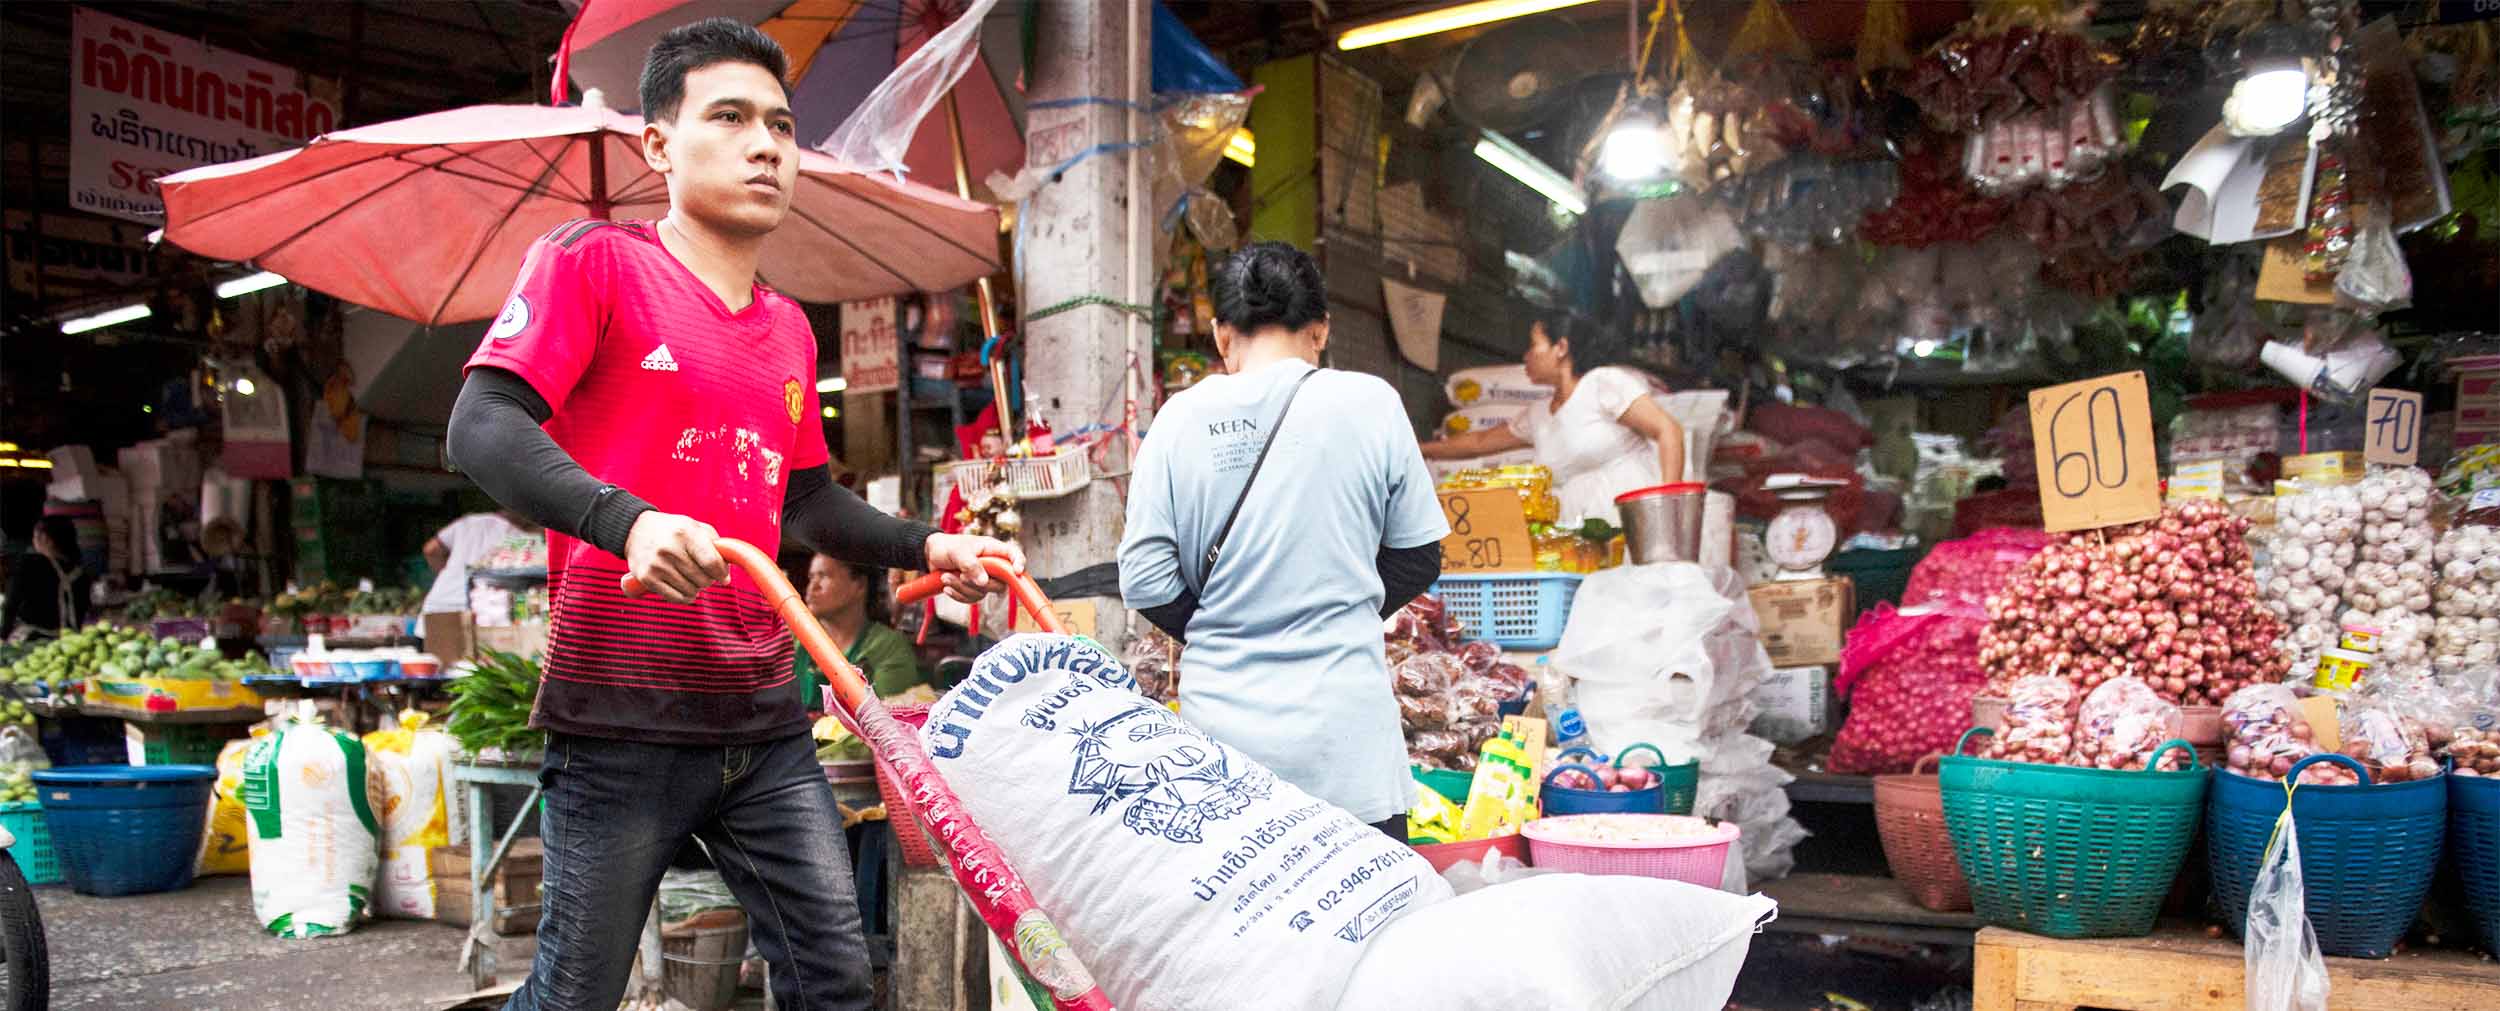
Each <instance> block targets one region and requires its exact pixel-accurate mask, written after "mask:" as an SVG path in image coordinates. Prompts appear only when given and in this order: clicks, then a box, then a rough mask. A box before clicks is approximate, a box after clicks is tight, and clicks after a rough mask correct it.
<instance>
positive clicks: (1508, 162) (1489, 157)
mask: <svg viewBox="0 0 2500 1011" xmlns="http://www.w3.org/2000/svg"><path fill="white" fill-rule="evenodd" d="M1476 157H1478V158H1482V159H1484V160H1485V161H1486V162H1487V163H1490V164H1491V165H1492V166H1493V167H1494V168H1497V169H1501V170H1502V171H1503V172H1504V173H1506V174H1508V175H1509V176H1510V177H1511V178H1513V179H1517V180H1519V182H1520V183H1521V184H1522V185H1525V186H1526V187H1528V188H1529V189H1532V190H1535V191H1537V192H1539V193H1542V194H1544V195H1545V199H1547V200H1551V201H1553V202H1554V206H1556V207H1560V208H1562V209H1563V210H1566V211H1570V212H1571V213H1573V214H1586V213H1588V209H1589V202H1588V198H1587V197H1585V196H1583V195H1581V193H1580V188H1579V187H1577V186H1573V185H1571V180H1569V179H1565V178H1563V175H1562V173H1560V172H1556V171H1554V169H1553V167H1552V166H1549V165H1547V164H1545V163H1544V162H1542V161H1538V160H1537V157H1536V156H1535V155H1532V154H1529V153H1528V152H1527V150H1526V149H1524V148H1522V147H1520V146H1519V145H1517V144H1513V143H1511V142H1510V139H1509V138H1507V137H1504V136H1502V135H1501V134H1498V133H1494V132H1493V131H1490V130H1487V131H1485V133H1484V139H1482V140H1479V141H1477V142H1476Z"/></svg>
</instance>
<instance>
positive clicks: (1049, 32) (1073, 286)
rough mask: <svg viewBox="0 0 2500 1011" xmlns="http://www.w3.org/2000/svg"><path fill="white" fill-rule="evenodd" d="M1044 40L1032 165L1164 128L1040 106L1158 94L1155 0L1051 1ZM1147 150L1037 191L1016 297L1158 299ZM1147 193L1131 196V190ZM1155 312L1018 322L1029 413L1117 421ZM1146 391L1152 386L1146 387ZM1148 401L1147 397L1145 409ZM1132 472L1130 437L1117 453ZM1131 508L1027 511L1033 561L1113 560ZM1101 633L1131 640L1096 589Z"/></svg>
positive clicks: (1050, 569) (1072, 499) (1097, 310)
mask: <svg viewBox="0 0 2500 1011" xmlns="http://www.w3.org/2000/svg"><path fill="white" fill-rule="evenodd" d="M1034 14H1035V17H1036V18H1037V19H1038V23H1037V25H1036V31H1037V35H1038V39H1037V41H1036V45H1035V47H1034V52H1035V57H1034V60H1033V64H1032V66H1030V67H1028V68H1026V74H1027V88H1026V90H1027V94H1028V96H1029V97H1030V99H1031V101H1032V103H1033V105H1035V106H1037V108H1034V109H1032V111H1031V112H1030V114H1029V115H1028V116H1027V118H1026V122H1025V145H1026V149H1027V152H1028V154H1027V159H1026V160H1027V163H1028V164H1032V165H1056V164H1059V163H1061V162H1063V161H1065V160H1067V159H1068V158H1071V157H1074V156H1075V155H1077V154H1078V153H1079V152H1083V151H1088V150H1092V149H1094V148H1095V147H1096V146H1097V145H1102V144H1119V143H1125V142H1127V141H1130V140H1132V139H1139V138H1145V137H1148V136H1151V135H1152V133H1153V124H1152V123H1151V122H1149V121H1148V117H1147V116H1146V115H1145V114H1143V113H1140V112H1137V111H1134V110H1131V109H1128V108H1124V107H1121V106H1118V105H1103V104H1080V105H1071V106H1067V107H1060V108H1039V107H1038V106H1041V105H1043V104H1044V103H1047V102H1051V101H1053V100H1063V99H1072V98H1086V97H1099V98H1112V99H1121V100H1126V101H1131V102H1138V103H1141V104H1142V103H1143V102H1145V101H1146V100H1148V98H1149V97H1150V96H1149V94H1148V90H1149V83H1148V80H1147V73H1148V72H1147V70H1146V57H1145V53H1146V48H1145V47H1146V38H1145V36H1146V33H1147V31H1148V28H1149V25H1150V24H1151V22H1150V21H1149V20H1148V14H1147V11H1146V4H1145V0H1102V2H1073V0H1064V2H1063V0H1052V2H1045V3H1042V4H1040V5H1039V7H1038V9H1037V10H1036V11H1035V12H1034ZM1144 165H1145V161H1144V152H1132V151H1118V152H1112V153H1105V154H1097V155H1094V156H1091V157H1088V158H1085V159H1084V160H1083V161H1080V162H1078V163H1077V164H1076V165H1075V166H1073V167H1071V168H1070V169H1069V170H1068V171H1067V172H1066V173H1065V174H1064V175H1062V176H1061V177H1060V178H1059V180H1058V181H1057V182H1054V183H1050V184H1048V185H1045V186H1043V187H1042V188H1041V191H1040V192H1038V193H1036V194H1034V196H1033V197H1032V199H1031V200H1030V201H1028V202H1027V203H1026V205H1025V207H1024V214H1025V215H1026V218H1025V221H1024V224H1023V227H1022V228H1021V229H1020V232H1021V233H1022V234H1021V239H1022V241H1023V243H1024V248H1023V257H1022V258H1023V261H1024V276H1022V277H1020V278H1018V279H1017V284H1018V285H1019V289H1018V293H1017V294H1018V298H1017V304H1018V305H1019V306H1020V308H1021V311H1023V312H1025V313H1031V312H1033V311H1035V310H1038V309H1044V308H1048V307H1052V306H1056V305H1060V304H1062V303H1064V302H1066V301H1067V300H1069V299H1072V298H1079V297H1083V296H1101V297H1107V298H1110V299H1113V300H1116V301H1119V302H1125V303H1131V304H1144V303H1147V302H1150V301H1152V297H1151V292H1152V291H1153V287H1152V276H1151V274H1150V273H1149V269H1148V260H1149V257H1150V254H1151V251H1152V249H1153V241H1152V232H1151V228H1152V227H1153V226H1152V223H1151V221H1150V220H1149V219H1148V214H1149V212H1150V208H1149V207H1148V206H1147V204H1148V203H1150V202H1151V201H1150V198H1149V195H1150V194H1151V193H1152V187H1151V186H1150V185H1148V184H1147V181H1146V178H1145V176H1144V173H1143V168H1144ZM1131 194H1136V195H1137V197H1136V203H1135V204H1134V205H1132V202H1131V198H1130V195H1131ZM1147 326H1148V323H1147V321H1143V320H1139V319H1137V318H1135V317H1134V316H1132V315H1131V314H1128V313H1125V312H1122V311H1120V310H1118V309H1115V308H1111V307H1108V306H1100V305H1089V306H1085V307H1082V308H1077V309H1073V310H1069V311H1065V312H1060V313H1057V314H1054V315H1051V316H1048V317H1046V318H1043V319H1039V320H1032V319H1025V320H1019V321H1018V332H1019V333H1021V334H1022V335H1023V340H1024V342H1025V345H1024V346H1025V350H1024V387H1025V388H1024V396H1025V411H1026V412H1028V414H1030V415H1031V416H1034V417H1038V418H1039V419H1040V420H1042V421H1043V422H1044V423H1046V424H1048V425H1050V426H1051V427H1052V429H1053V430H1056V431H1067V430H1070V429H1074V428H1076V427H1078V426H1081V425H1084V424H1087V423H1089V422H1094V421H1112V422H1115V423H1116V422H1117V421H1118V420H1119V417H1120V413H1121V410H1122V405H1123V404H1124V403H1125V401H1126V399H1127V398H1128V397H1129V396H1130V394H1131V392H1132V389H1133V388H1132V386H1131V385H1130V384H1129V382H1128V378H1127V376H1128V366H1129V360H1130V355H1131V354H1132V352H1134V353H1135V354H1136V355H1138V356H1139V357H1140V359H1141V360H1142V361H1143V363H1144V367H1145V368H1147V369H1150V370H1151V369H1152V368H1153V367H1154V358H1153V340H1152V337H1151V335H1150V334H1149V333H1148V332H1147ZM1134 392H1136V393H1137V395H1138V396H1140V397H1142V396H1144V391H1143V390H1142V389H1139V390H1135V391H1134ZM1148 406H1149V405H1146V404H1143V403H1140V404H1139V405H1138V407H1139V411H1140V414H1141V418H1140V421H1141V424H1142V422H1143V412H1144V411H1145V410H1146V408H1147V407H1148ZM1106 463H1107V464H1108V469H1110V470H1112V471H1114V472H1117V473H1125V472H1126V471H1127V469H1128V460H1127V446H1126V443H1125V441H1123V442H1122V443H1121V444H1120V445H1119V446H1117V447H1115V448H1114V450H1113V451H1112V453H1111V454H1110V456H1109V457H1108V459H1107V460H1106ZM1122 512H1123V507H1122V504H1121V500H1120V493H1119V490H1118V488H1116V487H1115V486H1114V483H1113V482H1112V481H1109V480H1097V481H1095V482H1094V483H1092V484H1090V485H1088V486H1086V487H1085V488H1084V489H1083V490H1081V491H1079V492H1077V493H1076V494H1073V495H1069V496H1066V497H1063V498H1058V499H1052V500H1047V501H1037V502H1032V503H1028V504H1026V505H1025V506H1024V507H1023V513H1024V544H1025V552H1026V557H1027V559H1028V560H1029V561H1030V562H1031V564H1032V568H1033V571H1034V572H1035V573H1036V574H1039V575H1043V576H1063V575H1067V574H1069V573H1072V572H1075V571H1077V570H1079V569H1083V568H1085V567H1087V566H1091V565H1096V564H1099V563H1103V562H1109V561H1112V560H1114V556H1115V555H1116V553H1117V551H1118V548H1119V543H1120V525H1121V516H1122ZM1093 603H1094V605H1095V613H1096V614H1097V615H1098V616H1099V617H1098V619H1097V620H1098V627H1097V629H1096V636H1097V638H1100V639H1101V640H1102V641H1103V642H1105V643H1106V644H1108V645H1111V646H1112V647H1114V648H1118V647H1119V646H1120V645H1121V644H1122V642H1123V641H1124V640H1125V639H1126V635H1125V631H1124V626H1125V625H1126V622H1125V620H1124V616H1125V615H1126V614H1127V611H1126V610H1124V609H1123V608H1122V607H1121V605H1120V602H1119V601H1118V600H1117V599H1097V600H1095V601H1094V602H1093Z"/></svg>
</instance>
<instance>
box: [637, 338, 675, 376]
mask: <svg viewBox="0 0 2500 1011" xmlns="http://www.w3.org/2000/svg"><path fill="white" fill-rule="evenodd" d="M642 367H643V369H645V370H646V371H650V372H675V371H677V359H676V358H673V357H671V356H670V355H669V353H668V345H666V344H662V345H660V346H659V347H656V348H653V349H652V350H651V353H650V354H648V355H644V356H643V359H642Z"/></svg>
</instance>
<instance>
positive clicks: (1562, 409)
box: [1422, 313, 1684, 526]
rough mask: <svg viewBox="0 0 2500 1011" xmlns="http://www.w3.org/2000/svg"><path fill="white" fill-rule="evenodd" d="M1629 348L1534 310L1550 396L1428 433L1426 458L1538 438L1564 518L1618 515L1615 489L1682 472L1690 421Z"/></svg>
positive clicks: (1533, 336)
mask: <svg viewBox="0 0 2500 1011" xmlns="http://www.w3.org/2000/svg"><path fill="white" fill-rule="evenodd" d="M1628 350H1629V349H1628V348H1626V347H1625V346H1624V344H1623V342H1622V340H1621V339H1620V338H1617V337H1615V336H1614V335H1612V334H1607V333H1602V332H1599V331H1598V329H1597V328H1596V327H1593V326H1590V325H1588V324H1587V323H1586V322H1585V321H1582V320H1579V319H1577V318H1576V317H1573V316H1569V315H1566V314H1562V313H1554V314H1551V315H1547V316H1543V317H1540V318H1538V319H1537V321H1536V322H1535V323H1534V324H1533V325H1532V326H1531V327H1530V328H1529V331H1528V354H1527V358H1526V360H1525V364H1526V366H1527V370H1528V381H1529V382H1532V383H1536V384H1538V385H1540V386H1551V387H1553V388H1554V396H1553V399H1552V400H1550V401H1547V402H1542V403H1536V404H1531V405H1529V406H1528V409H1527V411H1526V412H1524V413H1522V414H1521V415H1520V416H1519V419H1518V420H1516V421H1513V422H1511V423H1509V424H1507V425H1499V426H1495V427H1492V428H1488V429H1483V430H1481V431H1475V432H1468V433H1466V434H1464V435H1453V436H1450V437H1449V438H1446V439H1438V440H1435V441H1432V442H1427V443H1424V444H1423V446H1422V449H1423V452H1424V458H1425V459H1428V460H1469V459H1474V458H1476V457H1481V456H1490V455H1492V454H1495V453H1505V452H1509V451H1511V450H1515V449H1530V448H1533V449H1534V450H1535V451H1536V461H1537V463H1539V464H1542V465H1544V466H1545V467H1546V468H1548V469H1550V470H1552V471H1553V472H1554V486H1555V494H1556V495H1557V496H1558V497H1559V498H1561V500H1562V525H1564V526H1577V525H1579V524H1580V523H1582V522H1584V521H1587V520H1591V519H1602V520H1605V521H1607V522H1608V523H1620V522H1621V521H1620V520H1619V519H1617V515H1616V512H1615V496H1617V495H1621V494H1623V493H1624V492H1628V491H1633V490H1635V489H1639V488H1647V487H1651V486H1653V485H1657V484H1662V483H1665V482H1668V481H1681V480H1683V479H1684V427H1683V426H1682V425H1678V424H1676V422H1675V419H1674V418H1672V417H1669V416H1668V415H1667V412H1666V409H1665V408H1662V407H1660V406H1658V402H1657V401H1655V400H1652V399H1650V393H1651V389H1650V384H1649V380H1648V379H1646V378H1644V377H1643V376H1642V375H1641V373H1639V372H1637V371H1635V370H1633V369H1631V368H1629V367H1626V366H1623V365H1619V364H1617V363H1618V362H1622V361H1624V360H1625V359H1626V357H1627V352H1628Z"/></svg>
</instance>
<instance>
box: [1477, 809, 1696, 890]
mask: <svg viewBox="0 0 2500 1011" xmlns="http://www.w3.org/2000/svg"><path fill="white" fill-rule="evenodd" d="M1585 821H1612V822H1616V823H1626V822H1633V821H1654V822H1656V823H1657V824H1660V825H1675V824H1682V825H1688V826H1700V827H1704V828H1707V829H1708V831H1707V832H1705V833H1697V834H1694V835H1691V836H1687V837H1684V838H1680V839H1676V840H1673V841H1670V842H1650V843H1628V842H1585V841H1581V840H1578V839H1572V838H1568V837H1567V836H1566V834H1565V826H1568V825H1571V824H1572V823H1574V822H1585ZM1520 834H1521V835H1525V836H1527V837H1528V855H1529V856H1530V857H1532V858H1533V859H1531V860H1530V861H1529V863H1531V864H1533V865H1535V866H1536V867H1538V868H1541V869H1544V870H1550V871H1568V872H1571V873H1576V874H1628V875H1633V876H1636V877H1644V878H1665V879H1667V880H1669V881H1682V882H1686V883H1688V884H1695V885H1701V886H1703V887H1705V888H1717V887H1719V882H1720V881H1721V875H1723V874H1725V873H1726V871H1727V853H1728V848H1729V847H1730V846H1733V845H1735V843H1736V837H1737V835H1738V830H1737V828H1736V823H1735V822H1721V823H1719V824H1716V825H1712V824H1711V823H1710V822H1708V821H1706V820H1704V819H1701V818H1695V817H1692V816H1690V815H1680V814H1575V815H1567V816H1564V817H1560V818H1539V819H1537V820H1535V821H1532V822H1529V823H1528V824H1527V825H1526V826H1525V827H1523V828H1521V829H1520Z"/></svg>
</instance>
